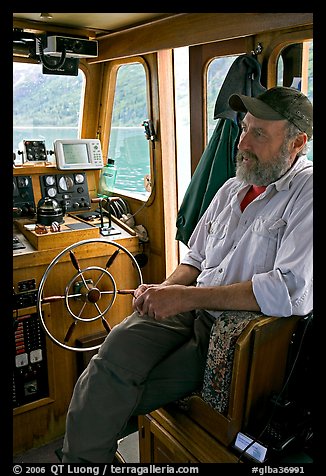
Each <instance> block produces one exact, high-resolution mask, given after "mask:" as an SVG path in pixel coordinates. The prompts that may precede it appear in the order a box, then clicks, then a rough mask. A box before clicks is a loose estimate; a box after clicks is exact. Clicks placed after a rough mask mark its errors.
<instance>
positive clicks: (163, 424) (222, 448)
mask: <svg viewBox="0 0 326 476" xmlns="http://www.w3.org/2000/svg"><path fill="white" fill-rule="evenodd" d="M311 318H312V316H307V317H306V318H303V317H299V316H292V317H288V318H284V317H282V318H279V317H267V316H263V315H261V314H260V313H256V312H242V311H238V312H232V311H228V312H225V313H223V314H222V316H221V317H220V319H218V320H217V321H216V323H215V324H214V326H213V328H212V331H211V338H210V344H209V349H208V356H207V365H206V370H205V376H204V383H203V387H202V389H200V390H199V391H198V392H197V393H195V394H192V395H190V396H189V397H187V398H185V399H183V400H182V401H178V402H175V403H172V404H169V405H166V406H165V407H164V408H160V409H158V410H156V411H154V412H152V413H150V414H149V415H145V416H141V417H139V442H140V462H141V463H150V462H151V463H167V462H170V463H173V462H174V463H182V462H203V463H204V462H211V463H216V462H238V461H239V457H240V458H241V459H242V460H243V459H244V455H243V454H241V452H240V451H237V450H236V449H235V448H234V442H235V439H236V437H237V435H238V433H239V432H241V433H244V434H246V433H247V434H248V435H250V436H251V437H252V439H253V440H254V439H255V438H257V437H258V436H259V434H260V432H261V429H262V428H264V427H265V426H266V428H267V427H268V431H267V433H268V438H271V437H276V439H277V438H279V439H280V438H283V440H284V435H285V434H284V432H283V434H279V435H274V434H273V432H274V433H275V432H277V429H279V428H278V427H277V425H276V426H274V427H273V425H271V423H272V420H271V415H272V413H273V412H275V408H273V406H274V405H277V403H278V402H277V401H276V402H274V404H273V399H274V400H277V399H278V396H279V397H280V398H283V397H284V396H285V394H284V391H285V390H286V388H283V387H284V383H285V382H286V378H287V373H288V371H289V365H290V364H291V363H290V360H293V355H290V353H289V349H291V352H292V348H291V346H293V341H294V340H296V333H297V331H298V329H299V327H300V324H301V327H302V323H304V324H303V326H304V327H305V328H306V321H307V320H308V321H309V322H310V320H311ZM300 333H301V328H300ZM292 354H293V352H292ZM290 358H291V359H290ZM291 365H292V364H291ZM302 385H304V383H302ZM308 413H309V412H308ZM282 418H286V411H285V414H284V415H283V417H282ZM268 425H269V426H268ZM308 426H309V425H308ZM267 433H265V434H264V435H263V436H264V438H265V439H266V435H267ZM271 433H272V434H271ZM264 438H263V437H262V440H264ZM285 440H286V437H285ZM285 440H284V441H283V444H285V445H286V444H287V441H285ZM267 456H268V453H267Z"/></svg>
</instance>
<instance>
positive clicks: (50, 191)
mask: <svg viewBox="0 0 326 476" xmlns="http://www.w3.org/2000/svg"><path fill="white" fill-rule="evenodd" d="M47 194H48V196H49V197H51V198H53V197H55V196H56V194H57V189H56V188H54V187H51V188H48V190H47Z"/></svg>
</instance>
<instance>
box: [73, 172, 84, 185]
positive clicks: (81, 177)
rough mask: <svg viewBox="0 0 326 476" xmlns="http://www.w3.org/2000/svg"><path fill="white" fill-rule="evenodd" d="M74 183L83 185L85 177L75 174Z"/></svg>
mask: <svg viewBox="0 0 326 476" xmlns="http://www.w3.org/2000/svg"><path fill="white" fill-rule="evenodd" d="M75 181H76V183H84V181H85V177H84V175H83V174H76V175H75Z"/></svg>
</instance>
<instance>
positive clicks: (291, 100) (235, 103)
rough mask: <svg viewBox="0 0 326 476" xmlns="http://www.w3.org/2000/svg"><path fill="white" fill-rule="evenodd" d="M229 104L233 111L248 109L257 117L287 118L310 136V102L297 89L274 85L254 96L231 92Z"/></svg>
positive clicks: (245, 110)
mask: <svg viewBox="0 0 326 476" xmlns="http://www.w3.org/2000/svg"><path fill="white" fill-rule="evenodd" d="M229 104H230V107H231V108H232V109H233V110H234V111H238V112H248V111H249V112H250V113H251V114H252V115H253V116H255V117H258V118H259V119H266V120H270V121H280V120H282V119H283V120H284V119H287V120H288V121H289V122H291V123H292V124H294V125H295V126H296V127H297V128H298V129H299V130H300V131H301V132H305V133H306V134H307V136H308V139H311V137H312V129H313V112H312V110H313V108H312V104H311V102H310V101H309V99H308V98H307V96H305V95H304V94H303V93H301V92H300V91H298V90H297V89H294V88H287V87H283V86H276V87H274V88H271V89H268V90H267V91H265V92H263V93H262V94H260V95H259V96H257V97H256V98H254V97H250V96H245V95H243V94H232V96H230V98H229Z"/></svg>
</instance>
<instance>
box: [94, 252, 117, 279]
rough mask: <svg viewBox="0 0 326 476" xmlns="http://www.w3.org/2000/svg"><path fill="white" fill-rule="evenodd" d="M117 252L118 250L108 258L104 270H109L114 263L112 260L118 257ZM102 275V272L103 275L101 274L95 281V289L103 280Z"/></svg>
mask: <svg viewBox="0 0 326 476" xmlns="http://www.w3.org/2000/svg"><path fill="white" fill-rule="evenodd" d="M119 252H120V250H115V252H114V253H113V255H112V256H110V258H109V259H108V261H107V263H106V265H105V269H109V268H110V266H111V265H112V263H113V261H114V260H115V259H116V257H117V256H118V254H119ZM104 274H105V273H104V271H103V273H101V275H100V277H99V278H98V280H97V281H96V283H95V287H97V285H98V283H99V281H100V280H101V279H102V278H103V276H104Z"/></svg>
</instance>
